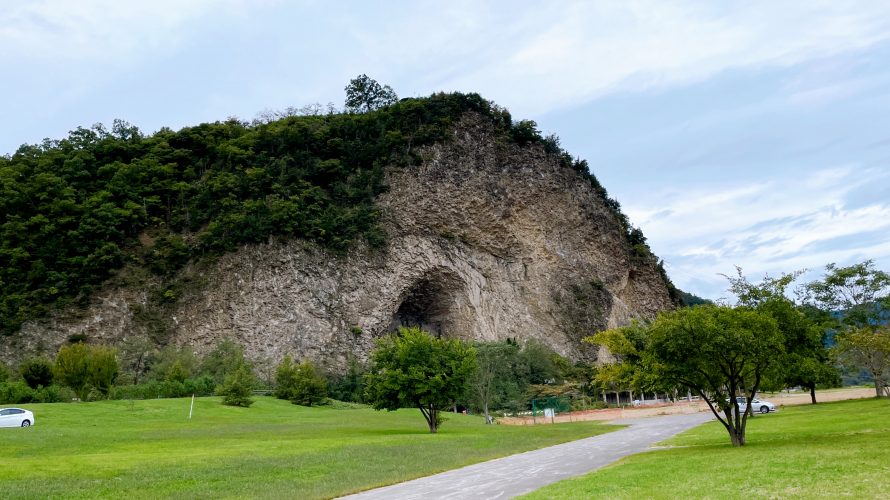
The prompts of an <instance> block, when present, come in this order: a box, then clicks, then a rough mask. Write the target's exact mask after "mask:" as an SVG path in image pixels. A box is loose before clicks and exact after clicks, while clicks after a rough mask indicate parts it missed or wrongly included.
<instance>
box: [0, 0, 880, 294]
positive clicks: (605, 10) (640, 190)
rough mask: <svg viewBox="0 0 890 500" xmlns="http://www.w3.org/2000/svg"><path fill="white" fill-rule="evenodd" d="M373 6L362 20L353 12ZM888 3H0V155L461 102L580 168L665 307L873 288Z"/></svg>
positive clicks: (220, 0)
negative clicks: (375, 85)
mask: <svg viewBox="0 0 890 500" xmlns="http://www.w3.org/2000/svg"><path fill="white" fill-rule="evenodd" d="M378 3H379V4H382V5H375V4H378ZM888 63H890V3H887V2H875V1H858V2H854V1H845V0H832V1H819V0H806V1H799V2H795V1H786V2H774V1H758V0H753V1H744V2H741V1H740V2H709V1H700V2H698V1H689V2H686V1H683V2H668V1H589V2H588V1H578V2H573V1H547V2H545V1H517V0H514V1H505V2H496V1H492V2H478V1H475V2H474V1H460V0H457V1H451V2H434V1H390V2H358V1H355V2H352V1H342V2H331V1H283V0H282V1H275V0H217V1H209V0H153V1H151V2H141V1H135V0H134V1H123V0H78V1H73V0H72V1H65V0H30V1H28V2H21V1H19V0H0V67H2V68H3V75H4V77H3V78H0V116H2V118H3V119H2V120H0V154H10V153H12V152H14V151H15V150H16V149H17V148H18V147H19V146H20V145H22V144H32V143H37V142H40V141H41V140H43V138H46V137H49V138H61V137H64V136H65V135H66V134H67V133H68V131H70V130H72V129H74V128H76V127H78V126H87V127H88V126H90V125H92V124H94V123H100V122H101V123H105V124H110V123H111V121H112V120H113V119H115V118H121V119H124V120H126V121H128V122H130V123H132V124H134V125H136V126H138V127H139V128H140V129H142V130H143V131H144V132H147V133H150V132H153V131H156V130H157V129H159V128H160V127H163V126H168V127H171V128H174V129H177V128H180V127H183V126H187V125H194V124H197V123H201V122H207V121H216V120H223V119H226V118H228V117H232V116H235V117H239V118H241V119H246V120H249V119H251V118H253V117H255V116H256V115H257V114H258V113H261V112H263V111H266V110H280V109H284V108H286V107H289V106H294V107H300V106H303V105H306V104H311V103H316V102H318V103H322V104H326V103H328V102H332V103H334V104H335V105H337V106H342V102H343V98H344V92H343V88H344V86H345V85H346V84H347V83H348V81H349V80H350V79H351V78H353V77H355V76H356V75H359V74H362V73H364V74H367V75H369V76H371V77H372V78H374V79H376V80H378V81H380V82H381V83H384V84H388V85H390V86H392V87H393V88H394V89H395V90H396V92H397V93H398V94H399V95H400V96H401V97H410V96H426V95H429V94H431V93H433V92H437V91H462V92H478V93H480V94H481V95H482V96H483V97H485V98H487V99H490V100H492V101H494V102H496V103H498V104H499V105H502V106H505V107H506V108H508V109H509V110H510V111H511V113H512V114H513V116H514V118H515V119H532V120H535V121H536V122H537V123H538V125H539V128H540V129H541V130H542V131H543V132H544V133H545V134H551V133H552V134H556V135H557V136H559V137H560V139H561V143H562V145H563V147H565V148H566V149H567V150H568V151H569V152H571V153H572V154H573V155H576V156H579V157H581V158H584V159H587V160H588V162H589V164H590V165H591V170H592V171H593V173H594V174H595V175H596V176H597V177H598V178H599V180H600V181H601V183H602V184H603V185H604V186H605V187H606V188H607V189H608V191H609V193H610V195H611V196H613V197H615V198H616V199H618V200H619V201H620V202H621V204H622V207H623V210H624V211H625V213H627V214H628V216H629V217H630V219H631V222H632V223H633V224H634V225H637V226H639V227H641V228H642V229H643V231H644V233H645V234H646V236H647V237H648V239H649V243H650V246H651V247H652V249H653V251H654V252H655V253H656V254H657V255H658V256H659V257H661V258H662V259H664V262H665V266H666V268H667V270H668V274H669V275H670V276H671V278H672V280H673V281H674V283H675V284H676V285H677V286H678V287H679V288H681V289H683V290H685V291H689V292H692V293H695V294H697V295H700V296H703V297H706V298H710V299H720V298H730V296H729V294H728V293H727V292H726V288H727V281H726V279H725V278H724V277H722V276H721V274H732V273H734V272H735V271H734V269H735V266H739V267H741V268H742V269H743V270H744V272H745V274H746V275H748V276H749V277H750V278H751V279H754V280H757V279H759V278H760V277H762V276H764V275H765V274H769V275H771V276H776V275H779V274H781V273H783V272H791V271H795V270H801V269H808V270H809V271H808V273H807V274H805V275H804V277H803V278H802V281H806V280H809V279H817V278H818V277H819V276H820V275H821V273H822V270H823V269H824V266H825V264H827V263H830V262H835V263H837V264H839V265H849V264H853V263H857V262H861V261H863V260H865V259H874V261H875V262H876V264H877V267H878V268H880V269H884V270H887V271H890V113H888V112H887V110H890V64H888Z"/></svg>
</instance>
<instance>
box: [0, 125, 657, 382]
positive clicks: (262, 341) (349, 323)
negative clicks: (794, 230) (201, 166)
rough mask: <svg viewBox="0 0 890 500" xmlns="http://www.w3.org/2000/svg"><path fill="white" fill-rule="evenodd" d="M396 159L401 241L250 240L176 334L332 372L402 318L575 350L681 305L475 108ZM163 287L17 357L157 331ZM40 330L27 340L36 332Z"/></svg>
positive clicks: (109, 293) (393, 213)
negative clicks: (409, 160)
mask: <svg viewBox="0 0 890 500" xmlns="http://www.w3.org/2000/svg"><path fill="white" fill-rule="evenodd" d="M424 158H425V160H424V162H423V163H422V165H420V166H416V167H406V168H394V169H392V170H390V171H389V172H388V174H387V180H388V183H389V185H390V190H389V192H387V193H385V194H384V195H382V196H381V197H380V199H379V204H380V207H381V208H382V210H383V213H384V228H385V230H386V232H387V234H388V244H387V246H386V247H385V248H384V249H378V250H370V249H367V248H362V247H360V248H356V249H354V250H353V251H352V252H350V253H348V254H346V255H339V254H332V253H329V252H326V251H324V250H322V249H320V248H318V247H316V246H315V245H311V244H308V243H305V242H301V241H270V242H269V243H268V244H264V245H253V246H246V247H243V248H241V249H240V250H238V251H237V252H234V253H230V254H227V255H225V256H223V257H222V258H220V259H219V260H218V261H217V262H216V263H214V264H213V265H212V266H210V268H203V269H197V268H188V269H186V270H184V271H183V273H184V275H186V276H190V277H191V278H192V279H193V280H194V281H196V282H198V283H200V284H201V286H198V287H192V288H191V290H192V291H191V292H186V293H185V294H183V296H181V297H179V298H178V300H177V301H176V302H175V303H174V304H173V305H170V306H167V307H166V308H165V309H164V311H165V313H164V317H163V318H160V319H159V321H162V322H164V324H165V328H166V331H167V334H166V335H167V337H168V338H169V340H170V341H172V342H174V343H176V344H179V345H189V346H193V347H194V349H195V350H196V351H198V352H205V351H207V350H209V349H211V348H212V347H213V346H214V345H215V344H216V343H217V342H218V341H219V340H221V339H223V338H232V339H234V340H236V341H238V342H240V343H241V344H243V345H244V346H245V350H246V352H247V354H248V355H249V356H250V357H252V358H255V359H271V360H278V359H280V358H281V357H282V356H284V354H288V353H289V354H292V355H294V356H295V358H297V359H305V358H311V359H315V360H317V361H319V362H321V363H323V364H325V365H330V366H333V367H337V366H343V365H344V363H345V362H346V359H347V357H348V355H350V354H353V355H356V356H357V357H358V358H359V359H365V358H366V356H367V353H368V352H369V351H370V349H371V348H372V347H373V343H374V339H375V338H376V337H378V336H380V335H382V334H385V333H386V332H388V331H390V330H391V329H392V328H393V326H394V325H397V324H399V323H411V324H416V323H420V324H422V325H424V326H425V327H426V328H427V329H429V330H431V331H433V332H436V333H437V334H441V335H445V336H455V337H460V338H464V339H474V340H495V339H506V338H509V337H512V338H517V339H532V338H534V339H538V340H540V341H541V342H543V343H545V344H547V345H549V346H550V347H552V348H553V349H555V350H556V351H557V352H559V353H561V354H563V355H566V356H569V357H571V358H573V359H580V358H586V359H590V358H592V357H594V356H595V353H594V352H593V351H592V350H591V349H590V348H589V347H585V346H584V345H582V344H581V343H580V338H581V337H583V336H585V335H589V334H591V333H592V332H594V331H596V330H600V329H603V328H606V327H614V326H618V325H622V324H625V323H627V322H628V321H629V320H630V319H631V318H634V317H652V316H653V315H655V314H656V313H657V312H658V311H660V310H662V309H665V308H669V307H671V302H670V298H669V295H668V290H667V286H666V283H665V281H664V279H663V278H662V276H661V274H660V273H659V271H658V269H657V268H656V266H655V263H654V262H653V261H652V260H653V259H640V258H638V257H636V258H635V257H633V253H632V251H631V249H630V247H629V245H628V243H627V239H626V237H625V235H624V233H623V230H622V228H621V226H620V224H619V222H618V221H617V220H616V218H615V216H614V214H612V213H611V212H610V211H609V210H608V209H607V208H606V206H605V204H604V203H603V201H602V199H600V198H599V197H598V196H597V195H596V194H595V193H594V192H593V189H592V188H591V186H590V184H589V182H588V181H587V180H586V179H584V178H583V177H582V176H580V175H579V174H578V173H576V172H574V171H572V170H571V169H568V168H565V167H562V166H560V165H559V164H558V162H557V161H556V160H555V159H553V158H551V157H548V156H547V155H546V154H545V153H544V152H543V150H541V149H540V147H530V148H519V147H517V146H515V145H512V144H505V143H504V141H499V140H497V138H496V137H495V132H494V131H493V130H492V128H491V126H490V125H488V124H487V123H485V122H484V121H482V120H480V119H478V118H476V117H474V116H467V117H466V118H465V119H464V120H463V122H462V123H461V124H460V125H459V126H458V127H457V128H456V129H455V133H454V139H453V141H451V142H449V143H447V144H440V145H437V146H434V147H431V148H429V149H427V150H425V151H424ZM149 302H150V301H149V300H148V294H147V293H146V292H144V291H141V290H134V289H133V288H132V287H124V286H109V287H106V289H105V290H104V291H103V292H101V293H100V294H98V295H97V297H96V298H95V299H94V300H93V301H92V304H91V305H90V306H89V307H88V309H87V310H86V312H82V311H81V312H72V311H69V312H63V313H61V314H59V315H57V316H56V317H54V318H51V319H48V320H42V321H35V322H31V323H28V324H27V325H25V327H24V328H23V330H22V332H21V334H19V335H17V336H15V337H13V338H10V339H8V340H7V341H5V342H4V344H3V346H2V347H0V349H2V351H0V355H2V356H3V357H4V358H17V357H20V356H21V355H22V354H23V353H24V352H25V351H31V350H53V349H55V348H56V347H57V346H58V345H59V344H60V343H61V342H63V341H64V340H65V339H66V338H67V337H68V336H69V335H71V334H74V333H86V334H87V335H88V336H89V337H90V339H92V340H97V341H106V342H112V343H117V342H120V341H122V340H123V339H124V338H125V337H127V336H133V335H137V336H138V335H148V334H151V332H148V331H147V330H146V327H145V326H144V325H145V321H142V320H140V318H139V317H138V316H139V314H143V315H145V314H146V312H145V311H146V307H149ZM25 341H27V343H28V345H27V347H25V346H23V345H22V343H23V342H25Z"/></svg>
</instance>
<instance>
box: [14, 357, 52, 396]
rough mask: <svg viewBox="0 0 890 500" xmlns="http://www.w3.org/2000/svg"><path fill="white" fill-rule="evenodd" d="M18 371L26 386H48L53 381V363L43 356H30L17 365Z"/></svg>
mask: <svg viewBox="0 0 890 500" xmlns="http://www.w3.org/2000/svg"><path fill="white" fill-rule="evenodd" d="M19 373H21V375H22V378H23V379H24V380H25V383H26V384H28V387H30V388H31V389H37V388H38V387H49V385H51V384H52V383H53V365H52V363H50V361H49V360H48V359H45V358H31V359H28V360H25V361H24V362H23V363H22V364H21V366H19Z"/></svg>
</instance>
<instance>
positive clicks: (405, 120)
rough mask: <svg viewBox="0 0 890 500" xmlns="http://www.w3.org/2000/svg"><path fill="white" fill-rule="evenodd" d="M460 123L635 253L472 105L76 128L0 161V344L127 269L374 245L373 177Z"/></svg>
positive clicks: (434, 103)
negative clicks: (508, 152)
mask: <svg viewBox="0 0 890 500" xmlns="http://www.w3.org/2000/svg"><path fill="white" fill-rule="evenodd" d="M467 112H474V113H477V114H479V115H482V116H484V117H486V118H488V119H490V120H492V122H493V123H494V124H495V126H496V127H497V129H498V130H500V131H501V132H502V133H503V137H504V139H505V140H507V141H509V142H513V143H515V144H519V145H526V144H540V145H541V147H543V148H544V150H545V151H546V152H547V153H549V154H552V155H554V156H556V157H557V158H559V161H560V162H561V164H563V165H565V166H566V167H569V168H573V169H575V170H577V171H578V172H580V173H581V174H582V175H584V176H586V178H587V179H588V180H589V181H590V183H591V185H592V186H593V187H594V188H595V190H596V192H597V193H598V194H599V195H600V196H602V198H603V199H604V200H605V201H606V204H607V205H608V206H609V207H610V208H611V209H612V210H614V211H615V213H616V214H617V216H618V218H619V220H620V221H621V222H622V225H623V226H624V227H625V229H626V231H627V233H628V235H629V236H628V237H629V240H630V239H631V236H634V242H635V243H641V244H645V243H644V242H645V239H644V238H642V234H641V233H639V231H638V230H634V229H633V228H631V227H630V225H629V223H628V221H627V218H626V217H625V216H624V215H623V214H621V213H620V206H619V204H618V202H617V201H615V200H612V199H610V198H609V197H608V195H607V193H606V190H605V189H604V188H603V187H602V186H601V185H600V184H599V182H598V181H597V180H596V178H595V177H594V176H593V175H592V174H591V173H590V172H589V170H588V166H587V163H586V162H585V161H577V160H574V159H573V158H572V157H571V155H569V154H568V153H567V152H565V151H564V150H562V148H561V147H560V146H559V141H558V140H557V139H556V138H555V137H552V136H550V137H547V138H543V137H542V136H541V135H540V133H539V132H538V130H537V129H536V124H535V123H534V122H532V121H520V122H518V123H515V124H514V123H513V121H512V118H511V116H510V114H509V113H508V112H507V111H506V110H504V109H502V108H499V107H497V106H496V105H494V104H492V103H490V102H488V101H486V100H484V99H482V98H481V97H480V96H478V95H476V94H460V93H454V94H435V95H433V96H431V97H429V98H409V99H402V100H401V101H398V102H396V103H394V104H391V105H388V106H383V107H380V108H379V109H375V110H372V111H369V112H367V113H328V114H311V115H304V116H285V117H283V118H281V119H278V120H276V121H270V122H255V123H252V124H251V123H246V122H242V121H238V120H236V119H230V120H228V121H225V122H216V123H205V124H201V125H198V126H195V127H187V128H184V129H182V130H179V131H175V132H174V131H172V130H170V129H167V128H163V129H161V130H159V131H158V132H156V133H154V134H151V135H145V134H143V133H141V132H140V131H139V130H138V129H137V128H136V127H134V126H131V125H129V124H127V123H126V122H123V121H115V122H114V125H113V126H112V128H111V130H110V131H109V130H107V129H106V128H104V127H103V126H101V125H95V126H93V127H92V128H89V129H86V128H78V129H77V130H74V131H73V132H71V133H70V134H69V136H68V137H67V138H65V139H62V140H45V141H44V142H43V143H42V144H38V145H25V146H22V147H21V148H19V150H18V151H16V152H15V153H14V154H12V155H11V156H0V333H2V334H5V335H9V334H11V333H14V332H15V331H17V330H18V329H19V327H20V326H21V324H22V323H23V322H25V321H27V320H29V319H32V318H36V317H40V316H42V315H44V314H45V313H46V312H47V311H48V310H49V308H51V307H52V306H58V305H65V304H70V303H72V302H77V301H81V302H82V301H85V300H87V299H88V298H89V297H90V295H91V293H92V291H93V290H94V289H95V288H96V287H97V286H98V285H99V284H101V283H102V281H103V280H105V279H106V278H108V277H109V276H111V275H112V274H113V273H114V272H115V271H116V270H117V269H119V268H121V267H122V266H124V265H125V264H128V263H131V264H134V265H136V266H140V267H145V268H147V269H149V270H151V272H153V273H155V274H156V275H158V276H161V277H169V276H172V275H173V274H174V273H175V272H176V271H177V270H179V269H180V268H181V267H182V266H183V265H184V264H185V263H186V262H188V261H189V260H190V259H194V258H197V257H201V256H204V255H214V254H218V253H220V252H225V251H229V250H232V249H235V248H237V247H238V246H239V245H243V244H247V243H257V242H264V241H267V240H268V238H269V237H270V236H273V235H281V236H286V237H298V238H305V239H308V240H311V241H314V242H316V243H318V244H320V245H322V246H324V247H326V248H329V249H332V250H335V251H343V250H345V249H347V248H348V247H349V246H350V245H352V244H353V243H354V242H356V241H358V240H364V241H366V242H367V243H368V244H370V245H371V246H379V245H381V244H382V243H383V233H382V231H381V230H380V228H379V225H378V220H379V212H378V209H377V208H376V207H375V204H374V200H375V197H376V196H377V195H379V194H380V193H381V192H383V191H384V190H385V185H384V168H385V167H386V166H390V165H398V166H410V165H414V164H419V163H420V161H421V157H420V155H419V147H420V146H423V145H429V144H432V143H435V142H440V141H445V140H447V138H448V135H449V131H450V130H451V128H452V127H453V126H454V124H455V123H456V122H457V121H458V120H459V119H460V117H461V116H463V115H464V114H465V113H467ZM638 233H639V234H638ZM637 240H639V241H637ZM170 300H175V296H174V297H171V298H170Z"/></svg>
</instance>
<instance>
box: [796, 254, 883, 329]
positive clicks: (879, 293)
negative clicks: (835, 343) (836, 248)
mask: <svg viewBox="0 0 890 500" xmlns="http://www.w3.org/2000/svg"><path fill="white" fill-rule="evenodd" d="M802 294H803V296H804V297H805V298H806V299H807V300H809V302H810V303H812V304H813V305H815V306H817V307H819V308H821V309H823V310H825V311H829V312H834V313H840V314H841V321H842V323H843V324H845V325H848V326H853V327H876V326H877V325H879V324H881V323H885V322H886V321H887V320H888V319H890V274H887V273H886V272H884V271H881V270H879V269H877V268H875V264H874V261H872V260H866V261H865V262H862V263H859V264H854V265H852V266H846V267H838V266H837V265H835V264H828V265H827V266H825V274H824V275H823V276H822V279H820V280H816V281H812V282H810V283H807V284H806V285H805V286H804V289H803V290H802Z"/></svg>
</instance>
